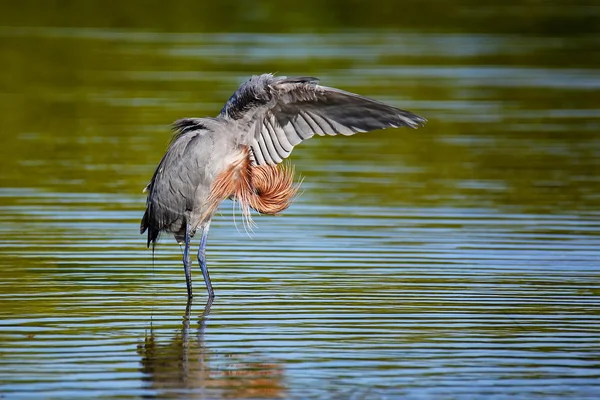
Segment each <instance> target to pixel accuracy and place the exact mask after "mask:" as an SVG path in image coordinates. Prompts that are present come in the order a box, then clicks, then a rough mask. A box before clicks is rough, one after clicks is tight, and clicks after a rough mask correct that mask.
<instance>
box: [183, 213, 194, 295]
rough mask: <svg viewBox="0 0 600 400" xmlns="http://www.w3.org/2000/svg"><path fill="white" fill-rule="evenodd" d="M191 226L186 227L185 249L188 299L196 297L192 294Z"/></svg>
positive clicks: (184, 264) (184, 258) (184, 261)
mask: <svg viewBox="0 0 600 400" xmlns="http://www.w3.org/2000/svg"><path fill="white" fill-rule="evenodd" d="M191 236H192V235H191V233H190V225H189V224H187V225H186V226H185V248H184V249H183V268H184V270H185V284H186V286H187V293H188V299H191V298H192V297H194V295H193V294H192V260H191V259H190V239H191Z"/></svg>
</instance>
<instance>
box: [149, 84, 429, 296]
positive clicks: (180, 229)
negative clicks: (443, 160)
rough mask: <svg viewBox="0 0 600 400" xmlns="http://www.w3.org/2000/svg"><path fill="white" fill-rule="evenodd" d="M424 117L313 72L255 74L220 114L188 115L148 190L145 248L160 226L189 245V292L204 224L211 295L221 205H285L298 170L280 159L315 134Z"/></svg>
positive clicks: (246, 210)
mask: <svg viewBox="0 0 600 400" xmlns="http://www.w3.org/2000/svg"><path fill="white" fill-rule="evenodd" d="M425 122H426V120H425V119H424V118H421V117H419V116H418V115H415V114H413V113H411V112H408V111H404V110H400V109H398V108H395V107H392V106H389V105H387V104H383V103H381V102H379V101H376V100H373V99H369V98H366V97H363V96H359V95H357V94H354V93H349V92H345V91H343V90H339V89H335V88H331V87H327V86H321V85H319V80H318V79H316V78H310V77H298V78H286V77H274V76H273V75H271V74H264V75H260V76H253V77H252V78H250V79H249V80H248V81H246V82H245V83H243V84H242V85H241V86H240V88H239V89H238V90H237V91H236V92H235V93H234V94H233V95H232V96H231V97H230V98H229V100H228V101H227V103H226V104H225V107H223V109H222V110H221V112H220V113H219V115H218V116H217V117H216V118H184V119H180V120H178V121H176V122H175V123H174V129H175V135H174V136H173V139H172V141H171V144H170V145H169V148H168V150H167V152H166V153H165V155H164V156H163V158H162V160H161V161H160V163H159V164H158V167H157V168H156V171H155V172H154V175H153V176H152V179H151V181H150V183H149V184H148V186H146V188H145V189H144V192H147V193H148V198H147V200H146V212H145V213H144V216H143V218H142V223H141V226H140V233H142V234H143V233H144V232H145V231H146V230H147V231H148V242H147V245H148V247H149V246H150V243H152V246H154V245H155V244H156V241H157V240H158V236H159V234H160V233H161V232H170V233H172V234H173V235H174V236H175V240H177V242H178V243H180V244H181V243H183V244H184V246H185V247H184V252H183V265H184V270H185V280H186V285H187V293H188V297H189V298H191V297H192V278H191V265H192V261H191V258H190V254H189V252H190V239H191V238H192V237H193V236H194V234H195V233H196V231H197V230H198V229H200V232H201V233H202V238H201V240H200V247H199V249H198V262H199V263H200V268H201V270H202V275H203V276H204V282H205V284H206V288H207V290H208V295H209V297H210V298H212V297H214V291H213V288H212V284H211V281H210V276H209V274H208V268H207V266H206V256H205V249H206V239H207V237H208V228H209V226H210V221H211V219H212V217H213V216H214V215H215V213H216V211H217V208H218V207H219V204H220V203H221V202H222V201H223V200H225V199H227V198H230V199H232V200H233V201H237V202H238V203H239V205H240V209H241V210H242V214H243V216H244V217H245V218H246V219H249V217H250V209H253V210H255V211H258V212H259V213H261V214H277V213H279V212H281V211H283V210H285V209H286V208H287V207H288V206H289V205H290V202H291V201H292V199H293V197H294V195H295V194H296V192H297V187H296V186H294V181H293V170H292V169H290V168H285V167H283V166H281V165H279V164H280V163H281V162H282V161H283V159H285V158H287V157H288V156H289V155H290V153H291V152H292V149H293V148H294V146H296V145H297V144H299V143H300V142H302V141H303V140H306V139H309V138H311V137H313V136H314V135H315V134H317V135H321V136H324V135H336V134H342V135H353V134H355V133H357V132H367V131H372V130H375V129H385V128H398V127H402V126H407V127H410V128H417V127H419V126H422V125H424V123H425Z"/></svg>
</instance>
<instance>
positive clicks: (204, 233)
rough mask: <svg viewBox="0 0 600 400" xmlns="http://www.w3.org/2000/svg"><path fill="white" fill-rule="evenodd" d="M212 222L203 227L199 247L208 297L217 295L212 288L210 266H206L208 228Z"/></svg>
mask: <svg viewBox="0 0 600 400" xmlns="http://www.w3.org/2000/svg"><path fill="white" fill-rule="evenodd" d="M209 226H210V223H208V224H206V225H204V226H203V227H202V239H200V247H199V248H198V262H199V263H200V268H201V269H202V275H203V276H204V283H205V284H206V290H208V297H209V298H211V299H212V298H213V297H215V291H214V290H213V288H212V283H211V282H210V275H209V274H208V267H207V266H206V255H205V251H206V239H207V238H208V228H209Z"/></svg>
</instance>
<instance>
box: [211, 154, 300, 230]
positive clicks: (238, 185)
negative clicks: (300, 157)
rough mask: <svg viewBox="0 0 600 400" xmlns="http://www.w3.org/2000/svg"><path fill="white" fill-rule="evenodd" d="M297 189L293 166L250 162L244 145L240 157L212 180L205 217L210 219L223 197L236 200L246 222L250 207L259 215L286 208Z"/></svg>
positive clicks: (248, 218)
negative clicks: (258, 164) (253, 163)
mask: <svg viewBox="0 0 600 400" xmlns="http://www.w3.org/2000/svg"><path fill="white" fill-rule="evenodd" d="M297 192H298V187H296V186H294V169H293V168H292V167H287V166H280V165H277V166H275V165H260V166H256V165H252V161H251V160H250V152H249V151H248V148H247V147H243V148H242V153H241V155H240V157H239V158H238V159H237V160H236V161H234V162H233V163H232V164H231V165H230V166H229V167H228V168H227V169H226V170H225V171H223V172H221V173H220V174H219V175H218V176H217V178H216V179H215V181H214V182H213V184H212V186H211V190H210V196H209V198H208V205H209V207H208V211H207V212H206V214H205V218H210V217H211V216H212V215H213V213H214V212H215V211H216V209H217V207H218V206H219V203H220V202H221V201H222V200H224V199H226V198H231V199H232V200H234V201H238V202H239V204H240V208H241V210H242V214H243V215H244V217H245V218H246V219H247V220H248V221H250V208H252V209H254V210H256V211H258V212H259V213H261V214H271V215H274V214H277V213H280V212H281V211H283V210H285V209H286V208H288V207H289V206H290V204H291V203H292V200H293V197H294V196H295V195H296V193H297Z"/></svg>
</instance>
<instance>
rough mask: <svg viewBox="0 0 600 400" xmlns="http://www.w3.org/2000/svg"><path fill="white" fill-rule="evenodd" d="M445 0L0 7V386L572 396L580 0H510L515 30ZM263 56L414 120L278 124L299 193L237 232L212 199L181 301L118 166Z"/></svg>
mask: <svg viewBox="0 0 600 400" xmlns="http://www.w3.org/2000/svg"><path fill="white" fill-rule="evenodd" d="M107 4H108V6H107V7H108V9H110V7H116V6H115V4H113V3H110V2H109V3H107ZM74 7H75V6H74ZM540 7H542V6H540ZM469 10H470V11H471V12H472V14H469V13H466V14H464V15H463V14H461V16H460V18H459V17H456V16H455V17H456V18H458V20H457V21H458V22H460V24H459V23H458V22H457V24H456V27H455V28H456V29H453V28H452V26H450V25H444V23H447V24H450V22H444V23H442V22H439V21H438V22H439V23H440V25H439V29H438V30H437V31H436V25H433V26H432V25H430V24H425V23H422V24H421V25H419V23H420V22H419V21H420V20H416V21H415V22H414V23H413V24H412V25H409V26H408V27H407V28H406V29H399V28H397V27H395V26H393V25H392V22H390V20H389V19H386V18H382V27H381V28H377V27H375V26H373V25H372V24H371V22H369V21H372V20H373V18H365V21H364V26H361V25H359V26H356V25H355V26H353V27H352V29H348V28H349V27H348V26H339V27H337V28H336V27H335V25H332V26H331V27H330V29H329V30H327V31H323V30H322V29H316V28H315V26H314V25H310V24H311V22H306V20H304V19H300V20H301V21H300V22H298V24H299V25H298V26H299V27H300V28H302V29H298V30H297V31H289V30H285V29H279V28H278V27H277V26H276V25H268V26H267V27H266V28H265V29H254V30H252V27H255V25H253V24H254V23H255V22H253V21H254V20H252V19H251V18H250V17H248V18H250V19H248V20H246V19H241V20H240V21H241V22H240V26H241V27H243V28H244V29H248V32H245V31H241V32H237V33H223V30H218V29H216V28H211V27H212V25H211V24H214V22H207V24H208V25H207V26H205V27H204V28H202V27H198V29H197V30H196V31H194V32H192V30H190V29H188V31H182V30H181V29H172V26H171V25H169V21H172V19H170V18H169V15H167V16H166V17H165V21H164V22H160V25H157V26H158V28H157V26H154V25H152V23H156V24H159V22H156V21H154V20H152V19H150V18H149V17H148V16H147V15H146V18H147V19H146V20H143V21H142V22H139V21H137V20H136V21H135V22H131V24H133V25H132V26H129V27H122V26H121V25H119V24H121V23H122V24H126V22H123V21H128V20H127V18H126V16H127V15H129V14H127V10H122V11H121V12H122V13H124V14H123V15H122V17H123V20H122V21H120V22H119V20H118V19H117V23H116V24H115V25H106V24H104V22H105V20H104V19H102V18H104V17H105V14H103V11H102V10H96V11H97V12H98V14H97V15H96V16H94V15H92V14H85V15H83V17H84V18H87V19H89V21H88V20H85V21H84V22H82V23H79V24H78V23H71V24H69V23H65V22H64V21H62V20H59V19H56V18H58V17H57V16H56V13H55V12H52V11H51V10H47V15H46V16H44V15H43V13H42V12H41V11H40V12H39V14H37V13H34V14H33V16H31V15H29V16H24V15H26V14H19V13H13V14H11V13H9V12H5V13H4V14H3V15H5V16H6V15H12V16H13V18H14V19H13V20H5V21H4V22H3V24H2V27H0V41H1V46H0V65H2V67H0V68H2V74H0V106H1V107H2V110H3V113H2V118H1V119H0V131H1V136H0V137H1V140H2V142H1V146H0V168H1V171H2V174H1V176H0V397H1V398H17V397H23V398H32V397H40V398H61V399H62V398H79V397H82V396H103V397H109V398H115V397H133V398H137V397H157V398H176V397H180V398H303V399H305V398H327V399H328V398H352V399H362V398H365V399H366V398H368V399H376V398H423V399H428V398H511V399H512V398H523V399H534V398H559V397H560V398H573V399H583V398H595V397H596V396H597V394H598V393H600V340H599V337H600V284H599V283H598V281H599V278H600V251H599V250H598V248H599V245H600V212H599V211H598V210H599V206H600V174H599V173H598V171H600V134H599V130H600V108H599V104H600V96H599V95H598V93H600V92H599V89H600V69H599V68H598V65H599V64H598V61H599V59H598V57H599V56H598V54H600V52H598V51H597V50H598V48H599V44H600V43H599V41H598V36H597V34H594V33H593V32H588V31H586V30H585V29H586V27H588V28H589V26H588V25H586V21H588V18H587V17H585V15H587V14H590V13H591V14H593V13H597V12H598V10H597V8H593V7H591V6H590V7H587V6H584V5H579V6H577V7H573V9H572V10H571V12H570V13H569V14H568V15H567V16H565V15H564V14H563V13H562V9H561V8H560V7H557V8H554V7H551V6H546V8H544V9H543V10H537V9H535V8H533V9H531V10H528V11H530V12H531V14H532V15H533V16H538V17H539V18H538V19H536V20H535V21H538V22H539V26H538V25H536V24H533V25H532V27H531V29H532V30H534V32H529V34H528V35H521V34H519V33H518V32H516V31H510V29H509V28H507V27H506V26H504V25H502V24H501V23H500V22H498V24H497V25H494V24H489V26H488V25H486V20H485V18H484V20H483V21H479V22H478V20H477V18H480V17H481V16H482V15H488V14H489V13H492V14H493V13H494V12H496V11H497V10H494V9H491V8H489V9H488V8H485V7H483V6H481V8H480V9H474V8H471V9H469ZM76 11H77V12H79V11H81V10H75V9H74V10H73V13H75V12H76ZM154 11H156V10H154ZM106 12H107V13H108V11H106ZM357 12H358V11H357ZM361 12H362V11H361ZM156 13H157V12H155V14H156ZM155 14H148V15H155ZM234 14H235V13H234ZM538 14H539V15H538ZM77 15H79V14H77ZM111 15H112V14H111ZM157 15H160V13H157ZM175 15H176V16H178V17H180V16H181V15H180V14H175ZM300 15H301V14H300ZM540 15H541V16H540ZM376 16H379V14H376ZM552 16H556V17H557V18H558V16H559V17H560V18H563V19H564V20H565V21H567V22H569V23H572V26H571V25H569V26H571V28H569V29H571V30H572V31H573V32H571V31H568V32H567V31H562V30H558V31H556V32H555V33H552V32H548V31H546V30H544V29H542V28H541V27H542V26H550V25H551V24H550V22H548V21H549V20H552V21H554V20H553V19H552V18H551V17H552ZM171 17H172V15H171ZM288 17H289V16H287V17H285V18H288ZM371 17H373V16H372V15H371ZM580 17H581V20H578V19H577V18H580ZM25 18H30V19H29V20H26V19H25ZM95 18H96V19H95ZM240 18H241V17H240ZM254 18H255V19H256V21H259V22H260V21H267V20H269V18H268V15H267V16H265V15H262V14H260V13H259V14H258V15H257V16H255V17H254ZM403 18H404V17H403ZM544 18H547V19H548V20H545V19H544ZM74 21H75V19H74ZM144 21H145V22H144ZM153 21H154V22H153ZM440 21H441V20H440ZM519 21H520V20H519V19H517V21H516V22H515V24H517V25H516V26H520V25H518V23H519ZM573 21H575V22H573ZM577 21H579V23H577ZM272 23H273V24H275V22H272ZM544 23H545V24H544ZM86 24H87V26H90V27H89V28H81V27H79V26H85V25H86ZM144 24H145V25H144ZM340 24H342V25H343V23H340ZM458 27H464V29H466V31H465V30H464V29H463V30H460V29H458ZM536 27H537V28H536ZM577 27H579V28H580V29H579V30H578V28H577ZM312 28H315V29H312ZM409 28H410V29H409ZM269 29H272V31H273V32H278V33H273V32H269V31H268V30H269ZM516 29H517V28H516ZM535 29H538V31H535ZM565 29H566V28H565ZM250 31H252V32H250ZM298 32H300V33H298ZM571 33H573V34H572V35H571ZM584 55H585V56H584ZM269 71H278V72H279V73H280V74H282V75H315V76H318V77H320V78H321V79H322V81H323V83H324V84H326V85H331V86H337V87H341V88H344V89H346V90H351V91H355V92H359V93H361V94H364V95H368V96H371V97H375V98H377V99H380V100H383V101H387V102H389V103H391V104H394V105H397V106H399V107H402V108H407V109H409V110H412V111H414V112H416V113H418V114H420V115H423V116H425V117H427V118H428V119H429V123H428V125H427V126H426V127H425V128H424V129H420V130H408V129H402V130H390V131H380V132H376V133H369V134H363V135H358V136H355V137H352V138H344V137H336V138H330V137H326V138H317V139H314V140H311V141H308V142H306V143H303V144H302V145H301V146H299V147H298V148H296V149H295V150H294V153H293V155H292V157H291V159H292V162H293V163H294V164H295V166H296V171H297V173H298V174H299V175H301V176H302V177H303V178H304V183H303V185H302V188H303V192H302V195H301V196H300V197H299V198H298V199H297V201H296V202H295V203H294V205H293V206H292V207H291V208H290V209H289V210H287V211H286V212H285V213H283V215H281V216H277V217H267V216H256V217H255V222H256V223H257V225H258V226H257V228H255V229H254V232H248V234H247V233H246V232H245V231H244V226H243V225H242V223H241V219H240V217H239V215H238V216H237V217H236V220H235V221H234V220H233V218H232V217H231V216H232V214H233V210H232V207H231V204H229V203H226V204H224V205H223V207H222V212H221V214H222V215H220V216H218V217H217V218H216V219H215V221H214V222H213V224H212V226H211V234H210V236H209V245H208V262H209V269H210V272H211V277H212V279H213V285H214V287H215V291H216V293H217V298H216V299H215V301H214V303H213V304H212V307H210V313H205V302H206V298H205V292H204V287H203V282H202V276H201V274H200V271H199V268H198V267H197V266H196V267H195V269H194V271H193V273H194V279H195V281H194V289H195V294H196V297H195V298H194V301H193V303H192V304H191V305H189V304H187V301H186V291H185V280H184V276H183V268H182V265H181V261H180V259H181V250H180V249H179V247H178V246H177V245H176V244H175V243H174V241H173V240H172V239H171V238H169V237H167V236H165V237H163V238H162V240H161V243H160V245H159V246H158V247H157V250H156V254H155V259H154V261H153V260H152V254H151V252H150V251H149V250H147V249H146V248H145V238H144V237H142V236H140V235H139V234H138V226H139V220H140V218H141V215H142V212H143V208H144V201H145V199H144V195H143V194H142V193H141V190H142V188H143V187H144V186H145V184H146V183H147V180H148V179H149V178H150V176H151V175H152V172H153V168H154V167H155V165H156V163H157V162H158V160H159V159H160V157H161V155H162V153H163V151H164V149H165V147H166V144H167V143H168V140H169V138H170V132H169V124H170V123H171V122H172V121H173V120H175V119H177V118H181V117H184V116H203V115H214V114H216V113H217V112H218V110H219V109H220V107H221V106H222V104H223V103H224V101H225V100H226V99H227V98H228V96H229V95H230V94H231V93H232V92H233V90H235V88H236V87H237V86H238V85H239V83H240V82H242V81H243V80H244V79H246V78H247V77H248V76H249V75H251V74H253V73H262V72H269ZM248 236H250V237H248ZM205 314H207V315H205Z"/></svg>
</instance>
